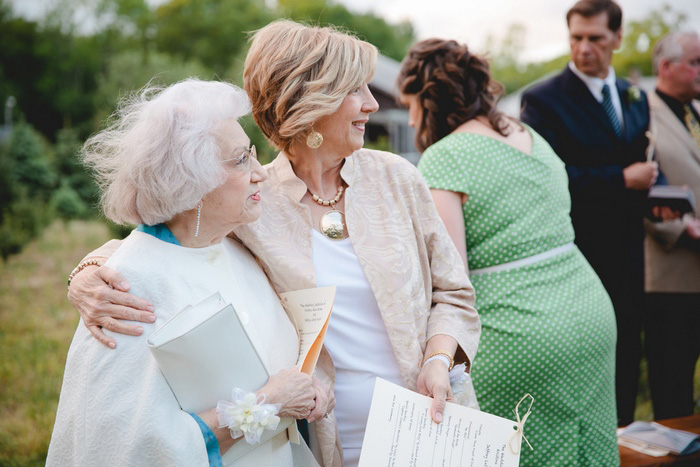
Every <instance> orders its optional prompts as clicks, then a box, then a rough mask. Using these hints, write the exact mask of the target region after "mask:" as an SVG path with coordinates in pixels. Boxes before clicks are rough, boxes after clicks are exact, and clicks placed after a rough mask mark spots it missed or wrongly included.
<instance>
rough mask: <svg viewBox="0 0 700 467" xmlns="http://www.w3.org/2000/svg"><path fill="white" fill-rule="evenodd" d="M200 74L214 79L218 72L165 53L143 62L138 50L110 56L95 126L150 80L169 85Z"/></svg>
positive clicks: (98, 96) (101, 80) (100, 86)
mask: <svg viewBox="0 0 700 467" xmlns="http://www.w3.org/2000/svg"><path fill="white" fill-rule="evenodd" d="M190 77H198V78H201V79H213V78H214V77H215V76H214V72H213V71H211V70H210V69H209V68H207V67H205V66H203V65H202V64H200V63H199V62H198V61H197V60H194V59H192V60H188V61H184V60H182V59H181V58H179V57H173V56H171V55H167V54H164V53H158V52H154V53H151V54H149V57H148V61H147V62H145V63H144V62H143V60H142V55H141V53H140V52H139V51H138V50H127V51H124V52H121V53H118V54H116V55H114V56H113V57H110V58H109V59H108V60H107V63H106V65H105V69H104V71H103V72H102V73H100V74H99V75H98V77H97V83H98V86H97V90H96V92H95V93H94V95H93V98H94V99H95V109H96V111H95V114H94V122H93V123H94V126H95V127H99V126H101V125H102V123H103V121H104V119H105V118H106V117H107V116H109V115H110V114H111V113H112V112H113V111H114V109H115V108H116V106H117V101H118V100H119V98H120V97H123V96H124V95H125V94H128V93H130V92H133V91H136V90H138V89H140V88H141V87H143V86H145V85H146V84H148V83H149V82H150V83H151V84H153V85H155V86H166V85H169V84H172V83H176V82H178V81H180V80H182V79H185V78H190Z"/></svg>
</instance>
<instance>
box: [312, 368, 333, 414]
mask: <svg viewBox="0 0 700 467" xmlns="http://www.w3.org/2000/svg"><path fill="white" fill-rule="evenodd" d="M311 386H312V387H313V389H314V393H315V394H316V396H315V398H314V399H315V403H316V405H315V406H314V409H313V410H312V411H311V414H310V415H309V416H308V417H307V419H308V420H309V422H315V421H316V420H320V419H322V418H324V417H325V416H326V415H328V414H329V413H331V411H332V410H333V408H334V407H335V393H334V392H333V390H332V389H331V387H330V386H329V385H327V384H326V383H324V382H323V381H321V380H320V379H318V378H317V377H315V376H313V377H312V378H311Z"/></svg>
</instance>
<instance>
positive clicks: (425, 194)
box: [414, 171, 481, 368]
mask: <svg viewBox="0 0 700 467" xmlns="http://www.w3.org/2000/svg"><path fill="white" fill-rule="evenodd" d="M415 174H416V182H415V184H414V196H415V198H416V204H417V207H418V212H419V219H418V220H419V222H420V224H421V230H422V232H423V240H424V242H425V245H426V248H427V251H428V258H429V261H430V278H429V280H430V282H431V284H432V289H433V290H432V306H431V310H430V317H429V318H428V329H427V335H426V337H427V339H428V340H429V339H430V338H431V337H433V336H435V335H437V334H443V335H447V336H450V337H452V338H454V339H455V340H456V341H457V343H458V344H459V347H460V348H461V350H462V351H463V353H464V354H460V352H459V349H458V351H457V355H455V360H456V361H458V362H460V361H466V362H467V367H468V368H469V367H470V366H471V362H472V361H473V360H474V357H475V356H476V351H477V347H478V345H479V338H480V336H481V320H480V319H479V314H478V313H477V311H476V309H475V308H474V302H475V294H474V287H473V286H472V283H471V281H470V280H469V277H468V276H467V273H466V270H465V268H464V263H463V262H462V259H461V257H460V256H459V253H458V251H457V248H456V247H455V245H454V243H453V242H452V239H451V238H450V236H449V235H448V233H447V229H446V228H445V225H444V224H443V222H442V219H440V216H439V214H438V212H437V208H436V207H435V203H434V202H433V198H432V196H430V190H429V188H428V185H427V184H426V183H425V181H424V180H423V178H422V176H421V175H420V173H418V171H416V172H415Z"/></svg>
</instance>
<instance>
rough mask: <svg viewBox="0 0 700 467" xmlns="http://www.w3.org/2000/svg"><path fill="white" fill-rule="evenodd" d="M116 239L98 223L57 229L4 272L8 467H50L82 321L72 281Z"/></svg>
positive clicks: (0, 322)
mask: <svg viewBox="0 0 700 467" xmlns="http://www.w3.org/2000/svg"><path fill="white" fill-rule="evenodd" d="M107 239H109V233H108V230H107V228H106V227H105V226H104V225H103V224H100V223H98V222H71V223H69V224H64V223H62V222H56V223H54V224H53V225H51V227H50V228H48V229H47V230H46V231H45V232H44V235H43V236H42V238H40V239H39V240H37V241H35V242H33V243H31V244H30V245H28V246H27V247H26V248H25V249H24V251H23V252H22V253H21V254H19V255H16V256H12V257H10V259H9V260H8V261H7V262H6V263H5V264H0V355H1V356H2V357H1V358H0V465H2V466H25V465H44V463H45V458H46V451H47V449H48V446H49V440H50V439H51V430H52V428H53V422H54V417H55V413H56V405H57V403H58V394H59V391H60V389H61V381H62V379H63V367H64V365H65V360H66V352H67V350H68V347H69V345H70V342H71V339H72V337H73V333H74V332H75V327H76V325H77V323H78V315H77V313H76V312H75V311H74V310H73V309H72V307H71V306H70V304H69V303H68V300H67V299H66V278H67V277H68V274H69V273H70V271H71V270H72V269H73V267H74V266H75V265H76V264H77V263H78V261H80V259H82V257H83V256H84V255H85V253H87V252H88V251H90V250H91V249H93V248H95V247H97V246H99V245H101V244H102V243H104V242H105V241H106V240H107Z"/></svg>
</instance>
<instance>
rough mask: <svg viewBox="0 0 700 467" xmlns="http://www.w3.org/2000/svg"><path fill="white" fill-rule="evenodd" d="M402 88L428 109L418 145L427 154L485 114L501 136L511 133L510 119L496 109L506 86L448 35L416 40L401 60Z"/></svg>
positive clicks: (420, 129)
mask: <svg viewBox="0 0 700 467" xmlns="http://www.w3.org/2000/svg"><path fill="white" fill-rule="evenodd" d="M397 86H398V89H399V92H401V94H402V95H416V96H417V97H418V102H419V104H420V106H421V109H422V113H421V119H420V122H419V123H418V128H417V131H416V147H418V149H419V150H420V151H421V152H422V151H425V150H426V148H428V147H429V146H430V145H432V144H434V143H436V142H438V141H440V140H441V139H442V138H444V137H445V136H447V135H449V134H450V133H452V132H453V131H454V130H455V128H457V127H458V126H460V125H461V124H463V123H465V122H467V121H469V120H471V119H473V118H475V117H478V116H480V115H481V116H484V117H486V118H488V120H489V123H490V124H491V126H492V127H493V128H494V130H496V131H497V132H498V133H500V134H501V135H503V136H506V135H507V134H508V133H509V130H508V119H509V117H507V116H506V115H505V114H504V113H503V112H500V111H498V110H497V109H496V102H497V101H498V98H499V97H500V96H501V94H502V93H503V85H502V84H501V83H499V82H497V81H495V80H493V79H492V78H491V74H490V72H489V65H488V63H487V62H486V60H484V59H483V58H481V57H479V56H477V55H474V54H472V53H471V52H469V49H468V48H467V46H466V45H463V44H459V43H458V42H455V41H452V40H442V39H425V40H422V41H420V42H418V43H416V44H415V45H414V46H413V47H411V50H409V51H408V55H406V58H404V60H403V62H402V63H401V71H400V72H399V76H398V78H397Z"/></svg>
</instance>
